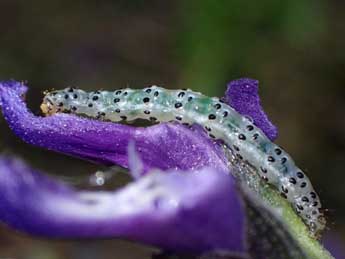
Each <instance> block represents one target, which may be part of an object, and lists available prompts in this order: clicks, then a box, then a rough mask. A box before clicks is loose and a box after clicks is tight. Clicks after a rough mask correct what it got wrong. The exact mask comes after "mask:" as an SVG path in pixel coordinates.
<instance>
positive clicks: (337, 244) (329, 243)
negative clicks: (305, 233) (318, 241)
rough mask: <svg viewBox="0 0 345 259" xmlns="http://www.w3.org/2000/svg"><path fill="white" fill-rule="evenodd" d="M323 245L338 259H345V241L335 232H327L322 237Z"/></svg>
mask: <svg viewBox="0 0 345 259" xmlns="http://www.w3.org/2000/svg"><path fill="white" fill-rule="evenodd" d="M322 243H323V245H324V246H325V248H326V249H327V250H328V251H330V253H331V254H332V256H333V257H334V258H336V259H345V240H344V238H341V237H340V236H339V235H338V234H337V233H335V232H327V233H326V235H324V236H323V237H322Z"/></svg>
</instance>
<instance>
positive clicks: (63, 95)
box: [41, 88, 78, 116]
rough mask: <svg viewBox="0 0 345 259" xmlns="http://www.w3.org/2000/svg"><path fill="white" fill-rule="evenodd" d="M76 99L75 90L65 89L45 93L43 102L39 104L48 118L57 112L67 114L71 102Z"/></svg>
mask: <svg viewBox="0 0 345 259" xmlns="http://www.w3.org/2000/svg"><path fill="white" fill-rule="evenodd" d="M76 99H78V95H77V94H76V90H75V89H73V88H66V89H63V90H56V91H50V92H48V91H47V92H45V96H44V98H43V102H42V104H41V110H42V112H43V113H44V114H45V115H47V116H49V115H53V114H55V113H58V112H68V111H69V108H70V104H71V102H72V100H76Z"/></svg>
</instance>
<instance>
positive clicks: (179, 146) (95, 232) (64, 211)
mask: <svg viewBox="0 0 345 259" xmlns="http://www.w3.org/2000/svg"><path fill="white" fill-rule="evenodd" d="M249 86H250V87H253V86H255V87H257V82H256V81H254V80H250V79H240V80H237V81H234V82H232V83H231V84H230V90H228V91H227V96H226V98H225V99H226V100H227V101H229V102H230V103H231V104H233V107H234V108H236V109H238V111H239V112H242V113H243V114H245V115H247V116H250V117H251V118H252V119H253V120H254V122H255V123H256V125H258V126H260V127H261V128H262V129H263V130H264V132H265V133H266V134H267V135H268V136H269V137H271V138H274V137H275V136H276V129H275V127H274V126H272V124H270V122H269V121H268V120H267V117H266V116H265V115H264V113H263V112H262V110H261V107H260V103H259V99H258V96H257V88H255V90H254V91H252V92H249V91H248V87H249ZM26 90H27V87H26V86H24V85H23V84H21V83H18V82H15V81H9V82H2V83H0V105H1V107H2V111H3V115H4V117H5V119H6V120H7V122H8V124H9V126H10V127H11V129H12V130H13V131H14V132H15V133H16V134H17V135H18V136H19V137H20V138H22V139H23V140H24V141H25V142H27V143H30V144H32V145H36V146H40V147H43V148H47V149H49V150H54V151H57V152H61V153H64V154H68V155H71V156H75V157H79V158H82V159H86V160H89V161H92V162H96V163H101V164H105V165H113V164H118V165H121V166H123V167H126V168H128V167H129V166H130V167H131V168H135V167H136V165H135V162H131V161H138V159H135V158H133V157H135V155H134V154H133V152H131V153H132V154H131V155H129V154H128V145H129V143H130V142H134V143H135V146H136V150H137V152H138V156H139V157H140V160H142V164H143V173H141V172H140V170H139V174H137V173H136V172H132V174H133V175H134V176H135V178H136V180H135V181H134V182H133V183H131V184H129V185H127V186H125V187H123V188H122V189H120V190H118V191H113V192H110V191H107V192H106V191H98V192H91V191H78V190H75V189H73V188H72V187H69V186H66V185H65V184H64V183H62V182H59V181H57V180H53V179H50V178H48V177H47V176H45V175H44V174H42V173H39V172H36V171H35V170H33V169H31V168H29V167H28V166H27V165H25V164H24V163H23V162H21V161H19V160H16V159H11V158H6V157H0V220H1V221H3V222H5V223H7V224H8V225H10V226H11V227H13V228H15V229H18V230H21V231H24V232H27V233H29V234H34V235H41V236H46V237H58V238H74V237H92V238H101V237H121V238H127V239H131V240H135V241H138V242H144V243H147V244H152V245H156V246H158V247H161V248H163V249H166V250H173V251H188V252H204V251H212V250H226V251H231V252H236V253H245V252H246V249H248V247H247V243H246V242H247V235H246V220H245V219H246V216H245V208H244V206H243V199H242V195H241V193H239V192H238V190H237V188H236V186H235V182H234V179H233V177H232V176H231V175H230V174H229V173H228V170H229V169H228V167H227V159H226V157H225V155H224V153H223V150H222V148H221V147H220V145H218V144H217V143H216V142H214V141H211V140H210V139H209V138H208V137H207V135H206V134H205V133H204V132H203V130H202V128H201V127H200V126H198V125H194V126H192V127H191V128H187V127H185V126H182V125H179V124H173V123H165V124H159V125H156V126H151V127H148V128H135V127H130V126H125V125H120V124H116V123H109V122H102V121H96V120H89V119H85V118H81V117H77V116H74V115H67V114H58V115H54V116H50V117H44V118H43V117H37V116H34V115H33V114H32V113H31V112H30V111H29V110H28V109H27V107H26V104H25V102H24V101H23V97H24V94H25V92H26ZM241 96H242V97H241ZM250 96H251V97H250ZM249 97H250V98H254V100H256V101H253V102H252V103H250V105H249V106H246V105H247V104H244V103H242V104H241V101H242V102H244V101H246V102H247V101H250V100H251V99H250V98H249ZM246 107H249V108H248V109H247V108H246ZM258 111H260V112H258ZM140 163H141V162H140ZM155 168H158V169H159V170H156V171H153V172H152V170H153V169H155ZM134 171H137V170H134ZM147 172H150V173H147Z"/></svg>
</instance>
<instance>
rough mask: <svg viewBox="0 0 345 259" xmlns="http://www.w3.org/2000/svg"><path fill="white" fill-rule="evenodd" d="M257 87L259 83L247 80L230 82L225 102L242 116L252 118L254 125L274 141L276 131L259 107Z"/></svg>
mask: <svg viewBox="0 0 345 259" xmlns="http://www.w3.org/2000/svg"><path fill="white" fill-rule="evenodd" d="M258 86H259V81H257V80H253V79H249V78H242V79H238V80H234V81H231V82H230V83H229V84H228V89H227V90H226V93H225V101H226V102H227V103H228V104H229V105H230V106H231V107H233V108H234V109H235V110H236V111H238V112H239V113H241V114H242V115H245V116H248V117H250V118H252V119H253V121H254V124H255V125H256V126H257V127H259V128H260V129H261V130H262V131H263V132H264V133H265V134H266V136H267V137H268V138H269V139H270V140H271V141H274V140H275V139H276V138H277V136H278V130H277V127H276V126H274V125H273V124H272V123H271V122H270V120H269V119H268V117H267V115H266V114H265V112H264V110H263V109H262V107H261V104H260V97H259V94H258Z"/></svg>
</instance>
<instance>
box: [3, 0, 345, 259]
mask: <svg viewBox="0 0 345 259" xmlns="http://www.w3.org/2000/svg"><path fill="white" fill-rule="evenodd" d="M0 10H1V15H0V79H1V80H5V79H10V78H13V79H16V80H27V81H28V84H29V86H30V92H29V93H28V97H27V100H28V102H29V106H30V108H32V110H33V111H34V112H35V113H37V114H39V104H40V101H41V99H42V92H43V91H44V90H46V89H51V88H52V87H55V88H64V87H67V86H70V85H73V86H78V87H80V88H84V89H100V88H102V89H115V88H119V87H126V86H130V87H135V88H141V87H144V86H148V85H150V84H158V85H161V86H164V87H168V88H187V87H188V88H192V89H194V90H197V91H201V92H203V93H205V94H207V95H216V96H222V94H223V93H224V90H225V87H226V83H227V82H228V81H230V80H232V79H236V78H240V77H251V78H256V79H258V80H260V82H261V85H260V94H261V98H262V103H263V106H264V107H265V110H266V112H267V113H268V114H269V116H270V118H271V120H272V121H273V122H274V123H275V124H276V125H277V126H278V127H279V139H278V140H277V142H278V143H279V144H280V145H282V146H283V147H284V148H285V149H286V150H287V151H288V152H289V153H290V154H291V155H292V157H293V158H294V159H295V160H296V162H297V164H298V165H299V166H300V167H301V168H303V169H305V171H307V173H308V175H309V177H310V178H311V180H312V182H313V184H314V186H315V188H316V190H318V192H319V194H320V195H321V199H322V200H323V203H324V207H325V208H328V209H329V212H328V226H329V228H330V229H331V230H333V231H335V232H337V233H338V235H340V236H342V235H344V234H345V188H344V183H345V173H344V172H343V171H344V168H345V116H344V115H345V73H344V72H345V50H344V46H345V16H344V11H345V2H344V1H340V0H332V1H326V0H314V1H308V0H290V1H276V0H262V1H240V0H238V1H231V0H227V1H226V0H217V1H214V0H213V1H211V0H198V1H197V0H189V1H182V0H176V1H172V0H165V1H159V0H156V1H154V0H145V1H144V0H130V1H126V0H120V1H67V0H63V1H56V0H51V1H43V0H33V1H24V0H23V1H16V0H0ZM0 150H1V151H5V152H9V153H15V154H17V155H19V156H21V157H23V158H25V159H26V160H27V161H29V163H31V165H33V166H35V167H37V168H40V169H42V170H45V171H47V172H49V173H51V174H53V175H60V176H61V177H69V176H70V175H71V174H73V175H75V176H76V177H87V176H88V175H90V174H92V173H94V172H95V171H96V170H97V168H98V167H97V166H95V165H90V164H88V163H86V162H83V161H79V160H77V159H72V158H68V157H64V156H62V155H59V154H55V153H52V152H47V151H45V150H41V149H38V148H35V147H31V146H29V145H26V144H23V143H22V142H21V141H20V140H19V139H18V138H16V137H15V136H14V134H13V133H12V132H11V131H10V130H9V129H8V127H7V125H6V122H5V121H4V120H3V118H0ZM152 251H153V250H152V249H151V248H147V247H144V246H140V245H136V244H133V243H129V242H125V241H117V240H103V241H102V240H100V241H62V240H61V241H48V240H42V239H35V238H30V237H27V236H25V235H23V234H19V233H15V232H14V231H11V230H8V229H7V228H6V227H1V228H0V257H11V258H35V259H36V258H44V259H55V258H77V259H78V258H83V259H84V258H85V259H87V258H131V259H136V258H149V257H150V254H151V252H152Z"/></svg>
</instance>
